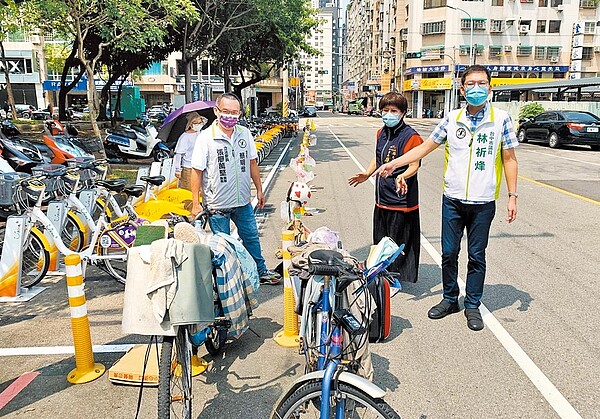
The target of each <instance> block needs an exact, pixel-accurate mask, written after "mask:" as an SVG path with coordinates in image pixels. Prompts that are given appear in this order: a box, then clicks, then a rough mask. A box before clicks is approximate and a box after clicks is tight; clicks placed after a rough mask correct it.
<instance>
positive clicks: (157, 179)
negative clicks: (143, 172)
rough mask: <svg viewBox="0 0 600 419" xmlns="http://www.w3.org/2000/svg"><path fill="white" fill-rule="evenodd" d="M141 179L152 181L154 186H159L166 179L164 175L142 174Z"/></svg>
mask: <svg viewBox="0 0 600 419" xmlns="http://www.w3.org/2000/svg"><path fill="white" fill-rule="evenodd" d="M140 180H142V181H144V182H148V183H151V184H152V185H154V186H159V185H161V184H162V183H163V182H164V181H165V177H164V176H161V175H159V176H142V177H141V178H140Z"/></svg>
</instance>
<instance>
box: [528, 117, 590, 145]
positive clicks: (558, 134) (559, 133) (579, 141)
mask: <svg viewBox="0 0 600 419" xmlns="http://www.w3.org/2000/svg"><path fill="white" fill-rule="evenodd" d="M517 138H518V139H519V142H520V143H526V142H527V141H542V142H545V143H547V144H548V145H549V146H550V147H551V148H558V147H560V146H561V145H562V144H576V145H589V146H590V148H591V149H592V150H595V151H598V150H600V118H598V116H596V115H594V114H593V113H590V112H584V111H548V112H542V113H541V114H539V115H538V116H536V117H535V118H527V119H524V120H520V121H519V132H518V134H517Z"/></svg>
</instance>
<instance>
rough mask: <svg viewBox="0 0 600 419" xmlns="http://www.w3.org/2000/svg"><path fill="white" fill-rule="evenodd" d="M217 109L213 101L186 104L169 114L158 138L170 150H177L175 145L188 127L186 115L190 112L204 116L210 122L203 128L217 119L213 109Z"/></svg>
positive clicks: (159, 131)
mask: <svg viewBox="0 0 600 419" xmlns="http://www.w3.org/2000/svg"><path fill="white" fill-rule="evenodd" d="M214 107H215V101H213V100H198V101H196V102H192V103H186V104H185V105H183V106H182V107H180V108H177V109H175V110H174V111H173V112H171V113H170V114H169V116H168V117H167V118H166V119H165V120H164V122H163V123H162V125H161V126H160V128H159V130H158V138H160V139H161V140H163V141H164V142H165V143H167V146H169V148H175V144H176V143H177V140H178V139H179V136H180V135H181V134H183V132H184V131H185V126H186V125H187V118H186V115H187V114H188V113H190V112H198V114H200V116H203V117H204V118H206V119H207V120H208V122H207V123H206V125H205V126H204V127H203V128H206V127H207V126H208V125H210V124H212V122H213V121H214V120H215V119H216V116H215V113H214V112H213V108H214Z"/></svg>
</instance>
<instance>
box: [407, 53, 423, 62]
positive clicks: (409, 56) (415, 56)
mask: <svg viewBox="0 0 600 419" xmlns="http://www.w3.org/2000/svg"><path fill="white" fill-rule="evenodd" d="M422 56H423V53H422V52H420V51H419V52H407V53H406V59H407V60H410V59H413V58H421V57H422Z"/></svg>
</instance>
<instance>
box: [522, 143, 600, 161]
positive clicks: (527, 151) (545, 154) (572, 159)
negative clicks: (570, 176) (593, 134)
mask: <svg viewBox="0 0 600 419" xmlns="http://www.w3.org/2000/svg"><path fill="white" fill-rule="evenodd" d="M520 148H521V147H518V148H517V150H518V152H519V153H522V152H525V153H533V154H541V155H543V156H548V157H552V158H553V159H563V160H569V161H574V162H577V163H584V164H590V165H592V166H600V163H594V162H590V161H585V160H579V159H574V158H571V157H565V156H561V155H556V154H551V153H544V152H542V151H537V150H528V149H524V150H523V149H520ZM563 151H569V152H573V153H577V154H581V153H583V150H582V151H579V150H577V151H575V150H563Z"/></svg>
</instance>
